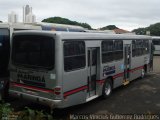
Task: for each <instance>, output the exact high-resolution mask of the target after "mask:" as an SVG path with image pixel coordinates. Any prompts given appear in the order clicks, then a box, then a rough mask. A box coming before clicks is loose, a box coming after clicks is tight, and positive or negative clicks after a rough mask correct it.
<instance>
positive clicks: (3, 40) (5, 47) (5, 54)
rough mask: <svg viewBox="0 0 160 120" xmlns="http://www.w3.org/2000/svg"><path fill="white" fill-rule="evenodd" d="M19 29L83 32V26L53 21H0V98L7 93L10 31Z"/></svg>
mask: <svg viewBox="0 0 160 120" xmlns="http://www.w3.org/2000/svg"><path fill="white" fill-rule="evenodd" d="M21 30H44V31H65V32H84V28H83V27H80V26H74V25H62V24H54V23H0V56H1V58H0V92H1V94H0V99H1V97H2V96H4V95H7V91H8V79H9V70H8V63H9V56H10V40H11V38H12V33H13V31H21ZM1 95H2V96H1Z"/></svg>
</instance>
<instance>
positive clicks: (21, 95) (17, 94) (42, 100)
mask: <svg viewBox="0 0 160 120" xmlns="http://www.w3.org/2000/svg"><path fill="white" fill-rule="evenodd" d="M9 94H10V95H11V96H12V95H13V96H15V97H19V98H23V99H28V100H31V101H33V102H36V103H37V102H38V103H40V104H43V105H47V106H49V107H50V108H51V109H53V108H58V106H60V105H61V104H62V100H53V99H48V98H44V97H40V96H36V95H31V94H27V93H24V92H19V91H15V90H9Z"/></svg>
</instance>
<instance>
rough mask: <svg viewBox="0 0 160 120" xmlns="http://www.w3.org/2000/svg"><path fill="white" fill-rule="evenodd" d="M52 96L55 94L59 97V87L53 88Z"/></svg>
mask: <svg viewBox="0 0 160 120" xmlns="http://www.w3.org/2000/svg"><path fill="white" fill-rule="evenodd" d="M54 94H56V95H60V94H61V87H59V86H58V87H55V88H54Z"/></svg>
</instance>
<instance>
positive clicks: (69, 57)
mask: <svg viewBox="0 0 160 120" xmlns="http://www.w3.org/2000/svg"><path fill="white" fill-rule="evenodd" d="M85 59H86V58H85V43H84V42H83V41H70V42H64V70H65V71H71V70H75V69H80V68H83V67H85V65H86V62H85V61H86V60H85Z"/></svg>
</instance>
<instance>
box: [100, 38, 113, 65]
mask: <svg viewBox="0 0 160 120" xmlns="http://www.w3.org/2000/svg"><path fill="white" fill-rule="evenodd" d="M113 47H114V46H113V40H109V41H103V42H102V63H106V62H111V61H113V59H114V55H113Z"/></svg>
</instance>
